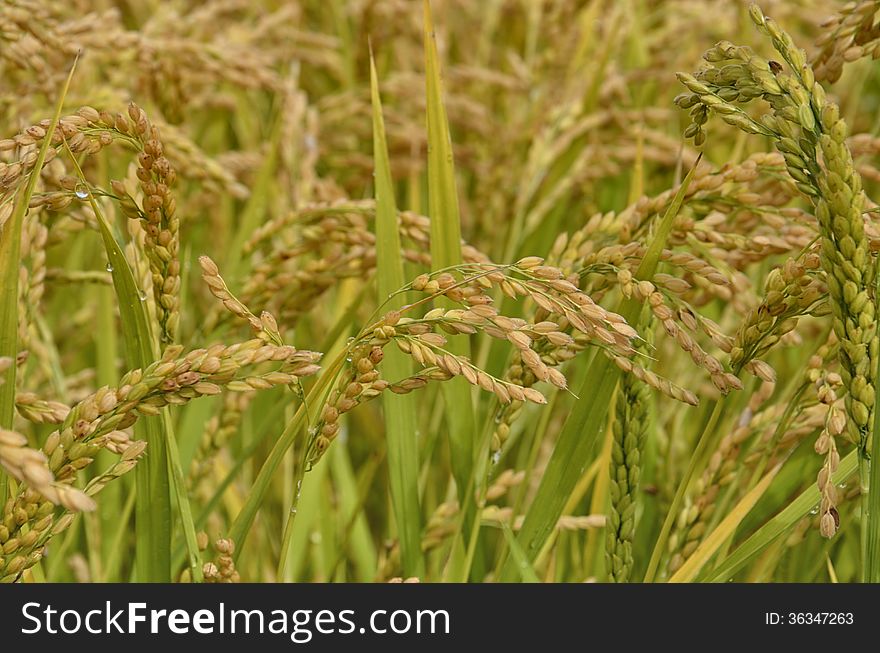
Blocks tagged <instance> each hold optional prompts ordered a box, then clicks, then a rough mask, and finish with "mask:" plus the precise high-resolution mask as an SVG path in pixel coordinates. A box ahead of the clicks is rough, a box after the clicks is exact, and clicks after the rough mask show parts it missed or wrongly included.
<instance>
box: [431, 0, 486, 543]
mask: <svg viewBox="0 0 880 653" xmlns="http://www.w3.org/2000/svg"><path fill="white" fill-rule="evenodd" d="M424 14H425V34H424V38H425V84H426V93H427V97H426V101H427V114H428V115H427V126H428V215H429V217H430V218H431V266H432V267H433V268H434V269H435V270H436V269H441V268H447V267H451V266H455V265H459V264H460V263H461V260H462V259H461V217H460V215H459V207H458V191H457V189H456V185H455V163H454V160H453V152H452V139H451V136H450V134H449V121H448V120H447V117H446V107H445V106H444V104H443V83H442V79H441V73H440V61H439V56H438V54H437V43H436V40H435V37H434V24H433V20H432V18H431V3H430V1H429V0H425V2H424ZM438 304H439V305H440V306H446V307H448V308H452V307H453V306H452V304H451V303H448V300H445V299H441V301H439V302H438ZM448 349H449V351H450V352H452V354H454V355H456V356H465V357H470V344H469V342H468V341H467V340H466V339H462V338H454V339H451V340H450V342H449V345H448ZM442 392H443V400H444V402H445V404H446V407H447V411H446V416H447V427H448V431H449V450H450V459H451V462H452V475H453V477H454V478H455V482H456V485H457V488H458V494H459V500H460V502H461V505H462V509H463V510H464V511H465V513H466V515H468V517H467V519H466V527H465V532H466V533H469V532H470V527H471V526H470V525H473V524H474V521H473V520H474V517H473V515H474V506H473V498H472V497H469V496H467V495H466V494H465V488H466V487H467V485H468V482H469V480H470V478H471V473H472V471H473V463H474V453H475V452H474V446H475V444H474V443H475V439H476V437H475V433H476V423H477V421H476V417H475V415H474V407H473V399H472V395H471V389H470V386H468V385H467V382H466V381H465V380H464V379H453V380H451V381H448V382H446V383H444V384H443V385H442Z"/></svg>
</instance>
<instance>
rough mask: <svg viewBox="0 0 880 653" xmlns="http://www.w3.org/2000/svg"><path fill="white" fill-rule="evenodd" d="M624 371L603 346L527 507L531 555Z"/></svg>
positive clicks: (631, 304)
mask: <svg viewBox="0 0 880 653" xmlns="http://www.w3.org/2000/svg"><path fill="white" fill-rule="evenodd" d="M697 165H699V160H697V162H696V163H695V164H694V167H693V168H692V169H691V170H690V172H689V173H688V175H687V177H685V179H684V181H683V182H682V184H681V186H680V187H679V189H678V191H677V192H676V194H675V197H674V198H673V200H672V202H671V203H670V205H669V207H668V208H667V210H666V213H664V214H663V217H662V219H661V220H660V224H659V225H658V227H657V230H656V232H655V234H654V237H653V238H652V240H651V243H650V246H649V247H648V250H647V251H646V252H645V256H644V258H643V259H642V262H641V263H640V264H639V267H638V269H637V270H636V274H635V277H636V278H637V279H651V278H653V276H654V272H655V271H656V269H657V264H658V263H659V261H660V255H661V254H662V252H663V248H664V247H665V245H666V241H667V239H668V238H669V234H670V232H671V231H672V226H673V224H674V222H675V217H676V215H678V211H679V209H680V208H681V204H682V202H683V201H684V196H685V193H686V192H687V189H688V186H689V185H690V182H691V179H693V175H694V172H695V171H696V169H697ZM640 310H641V305H640V304H639V303H638V301H636V300H633V299H629V300H623V301H622V302H621V308H620V310H618V313H620V314H622V315H623V316H624V318H626V321H627V322H628V323H630V324H632V323H633V322H634V321H635V319H636V318H637V317H638V312H639V311H640ZM619 375H620V370H619V369H618V368H617V366H616V365H615V364H614V363H613V362H612V361H611V360H610V359H609V358H608V357H607V356H605V355H604V354H603V353H602V352H601V351H596V352H595V353H594V354H593V356H592V358H591V359H590V362H589V366H588V369H587V374H586V375H585V376H584V379H583V382H582V384H581V386H580V389H579V391H578V392H577V396H578V397H580V399H579V400H578V401H577V402H575V404H574V407H573V409H572V411H571V413H569V415H568V417H567V419H566V420H565V424H564V425H563V427H562V432H561V433H560V434H559V439H558V440H557V442H556V446H555V447H554V448H553V453H552V454H551V456H550V460H549V461H548V463H547V469H546V471H545V472H544V476H543V477H542V478H541V483H540V485H539V486H538V490H537V492H536V493H535V498H534V499H533V500H532V504H531V506H529V509H528V510H527V511H526V516H525V520H524V521H523V525H522V528H521V529H520V532H519V536H518V540H519V542H520V546H521V547H522V548H523V549H524V550H525V552H526V555H527V556H528V558H529V560H532V561H533V560H535V558H536V557H537V556H538V554H539V553H540V551H541V548H542V547H543V545H544V542H546V541H547V538H548V537H549V536H550V534H551V533H552V532H553V528H554V527H555V526H556V522H557V521H558V520H559V517H560V515H562V511H563V508H564V507H565V502H566V500H567V499H568V497H569V495H570V494H571V492H572V490H573V489H574V487H575V485H577V482H578V480H579V479H580V477H581V476H582V475H583V473H584V469H586V466H587V463H588V462H589V460H590V456H591V454H592V451H593V447H594V445H595V442H596V439H597V438H598V436H599V434H600V433H602V432H604V427H605V419H606V417H607V415H608V408H609V406H610V404H611V395H612V394H613V393H614V388H615V387H616V386H617V380H618V378H619ZM517 573H518V572H517V570H516V565H515V563H514V562H513V561H512V560H510V559H508V561H507V563H506V565H505V567H504V569H503V570H502V575H501V580H502V581H506V582H510V581H512V580H514V579H515V577H516V575H517Z"/></svg>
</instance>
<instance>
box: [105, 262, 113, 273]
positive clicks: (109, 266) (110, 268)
mask: <svg viewBox="0 0 880 653" xmlns="http://www.w3.org/2000/svg"><path fill="white" fill-rule="evenodd" d="M106 267H107V272H113V264H112V263H111V262H110V261H107V266H106Z"/></svg>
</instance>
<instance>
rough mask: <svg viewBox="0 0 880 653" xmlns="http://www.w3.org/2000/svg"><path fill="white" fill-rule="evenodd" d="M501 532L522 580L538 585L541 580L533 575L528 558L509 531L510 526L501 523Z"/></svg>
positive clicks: (536, 575)
mask: <svg viewBox="0 0 880 653" xmlns="http://www.w3.org/2000/svg"><path fill="white" fill-rule="evenodd" d="M501 530H502V531H503V532H504V539H505V540H506V541H507V546H508V547H509V548H510V557H511V558H512V559H513V561H514V563H515V564H516V568H517V569H519V573H520V576H521V578H522V580H523V581H524V582H526V583H540V582H541V580H540V579H539V578H538V574H536V573H535V570H534V569H533V568H532V565H531V563H530V562H529V558H528V556H527V555H526V553H525V551H523V550H522V547H521V546H520V545H519V542H517V541H516V536H515V535H514V534H513V531H512V530H510V525H509V524H508V523H507V522H501Z"/></svg>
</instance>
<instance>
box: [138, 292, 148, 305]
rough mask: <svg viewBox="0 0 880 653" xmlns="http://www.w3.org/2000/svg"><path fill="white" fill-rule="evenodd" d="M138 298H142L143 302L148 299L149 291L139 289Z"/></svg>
mask: <svg viewBox="0 0 880 653" xmlns="http://www.w3.org/2000/svg"><path fill="white" fill-rule="evenodd" d="M138 299H140V300H141V301H142V302H145V301H147V293H145V292H144V291H143V290H138Z"/></svg>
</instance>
